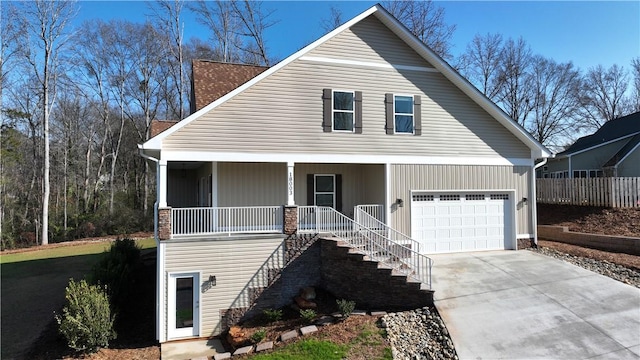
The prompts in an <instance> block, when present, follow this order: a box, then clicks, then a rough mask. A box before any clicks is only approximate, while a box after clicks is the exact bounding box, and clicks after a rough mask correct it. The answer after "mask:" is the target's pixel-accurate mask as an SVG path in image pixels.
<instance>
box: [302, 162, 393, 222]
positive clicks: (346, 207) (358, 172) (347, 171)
mask: <svg viewBox="0 0 640 360" xmlns="http://www.w3.org/2000/svg"><path fill="white" fill-rule="evenodd" d="M308 174H328V175H331V174H341V175H342V212H343V213H344V214H345V215H347V216H349V217H352V216H353V207H354V206H356V205H361V204H384V165H353V164H296V165H295V169H294V178H295V188H294V191H295V199H294V200H295V202H296V204H298V205H311V204H309V203H308V202H307V175H308Z"/></svg>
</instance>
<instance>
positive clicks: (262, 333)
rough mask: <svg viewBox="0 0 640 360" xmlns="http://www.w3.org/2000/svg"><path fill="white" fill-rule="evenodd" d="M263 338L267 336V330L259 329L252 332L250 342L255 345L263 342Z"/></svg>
mask: <svg viewBox="0 0 640 360" xmlns="http://www.w3.org/2000/svg"><path fill="white" fill-rule="evenodd" d="M265 336H267V330H265V329H260V330H258V331H256V332H254V333H253V335H251V340H252V341H253V342H254V343H256V344H257V343H259V342H260V341H262V340H264V338H265Z"/></svg>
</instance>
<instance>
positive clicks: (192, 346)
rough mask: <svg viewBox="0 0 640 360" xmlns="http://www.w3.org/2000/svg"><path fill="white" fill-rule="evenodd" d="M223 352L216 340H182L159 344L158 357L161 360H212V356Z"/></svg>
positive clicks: (218, 341)
mask: <svg viewBox="0 0 640 360" xmlns="http://www.w3.org/2000/svg"><path fill="white" fill-rule="evenodd" d="M224 352H225V349H224V347H223V346H222V343H221V342H220V340H218V339H196V340H183V341H172V342H167V343H162V344H160V357H161V359H163V360H165V359H167V360H189V359H195V358H203V357H205V356H206V357H207V358H212V357H213V355H215V354H221V353H224Z"/></svg>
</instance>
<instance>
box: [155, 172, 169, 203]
mask: <svg viewBox="0 0 640 360" xmlns="http://www.w3.org/2000/svg"><path fill="white" fill-rule="evenodd" d="M157 186H158V208H160V209H161V208H166V207H167V160H158V184H157Z"/></svg>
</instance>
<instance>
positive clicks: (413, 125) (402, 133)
mask: <svg viewBox="0 0 640 360" xmlns="http://www.w3.org/2000/svg"><path fill="white" fill-rule="evenodd" d="M398 96H403V97H410V98H411V114H408V113H397V112H396V97H398ZM414 102H415V99H414V95H413V94H393V133H394V134H398V135H414V134H415V132H416V115H415V114H414V108H413V107H414V106H415V104H414ZM396 115H404V116H407V115H411V132H397V131H396Z"/></svg>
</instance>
